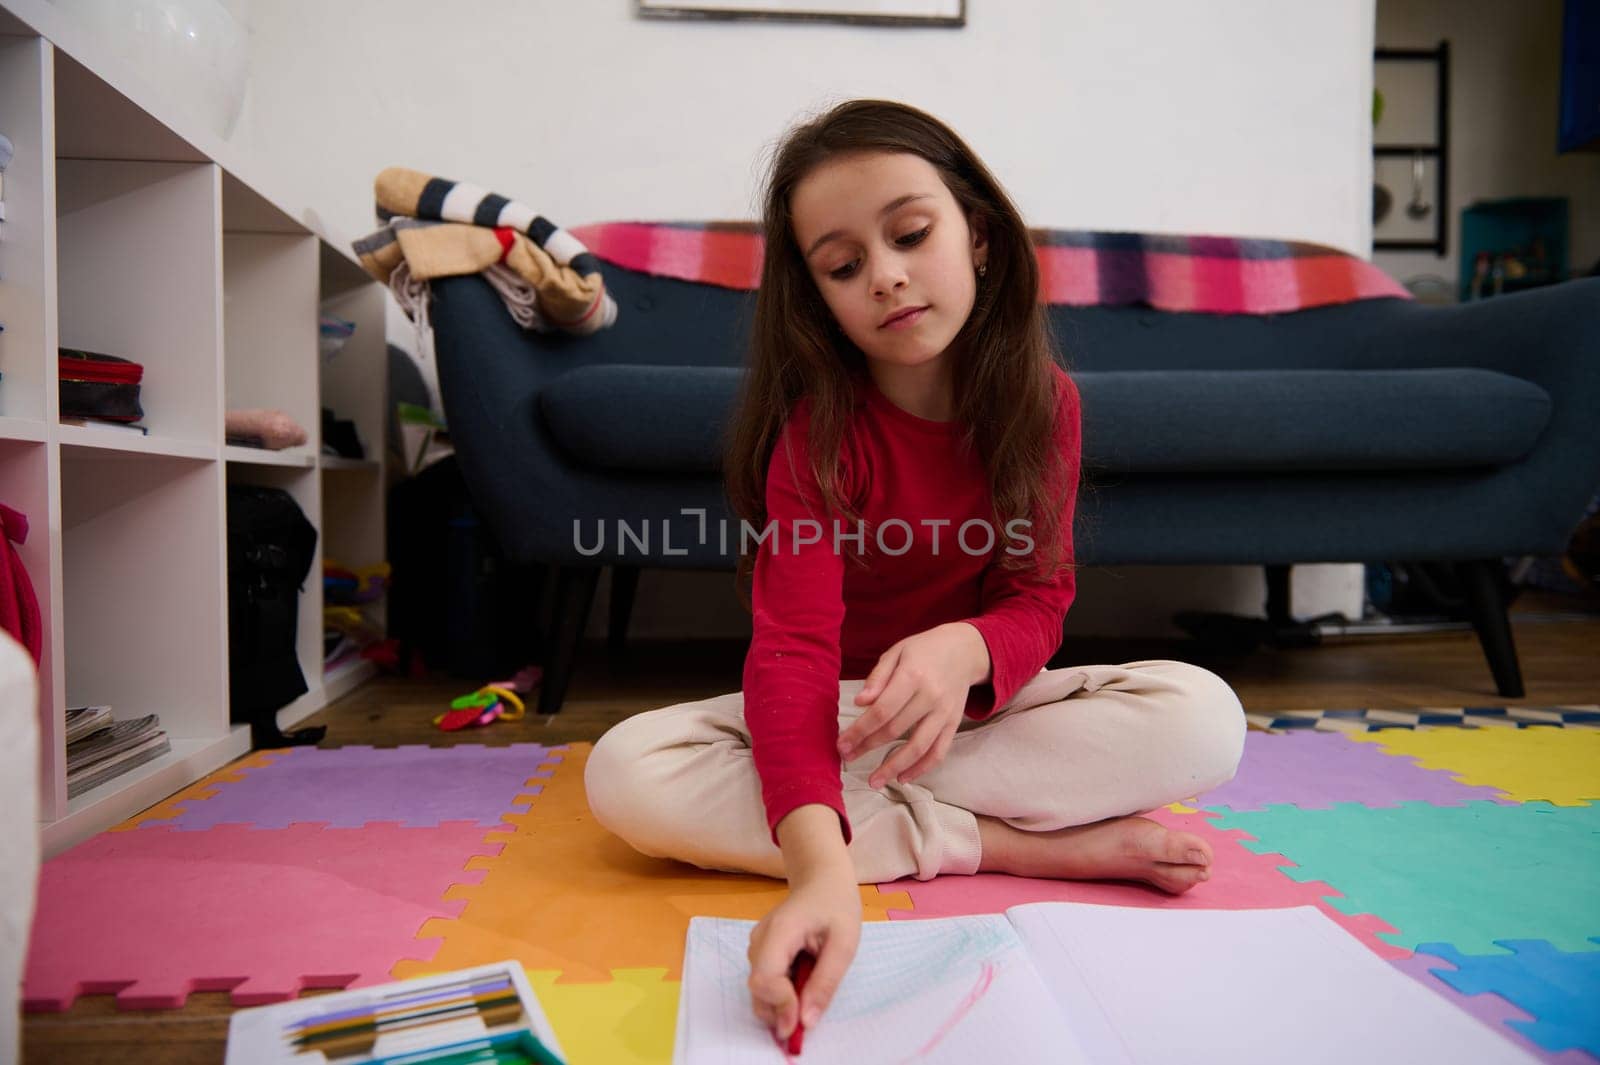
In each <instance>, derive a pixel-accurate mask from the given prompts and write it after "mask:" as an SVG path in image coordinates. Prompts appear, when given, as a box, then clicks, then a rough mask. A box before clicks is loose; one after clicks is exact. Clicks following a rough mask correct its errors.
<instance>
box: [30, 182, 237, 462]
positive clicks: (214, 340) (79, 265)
mask: <svg viewBox="0 0 1600 1065" xmlns="http://www.w3.org/2000/svg"><path fill="white" fill-rule="evenodd" d="M220 220H221V184H220V172H219V170H218V168H217V166H216V165H215V164H212V163H166V162H159V163H150V162H129V161H124V160H102V159H58V160H57V162H56V243H57V273H58V276H59V289H58V294H57V302H58V315H59V323H60V326H59V333H60V338H61V344H62V345H63V346H64V347H69V348H83V349H86V350H88V351H95V352H101V353H104V354H107V355H115V356H118V357H120V358H125V359H132V360H133V361H134V362H137V363H140V364H141V365H143V366H144V380H143V384H142V386H141V388H140V404H141V406H143V408H144V412H145V416H144V424H145V425H146V426H147V427H148V428H149V430H150V437H149V439H150V440H152V441H160V440H162V439H168V440H174V441H183V442H188V443H193V444H200V445H203V446H205V447H207V448H209V449H210V451H209V455H210V456H211V457H215V456H216V453H217V449H218V448H220V447H221V443H222V424H221V423H222V418H221V411H220V410H219V406H220V404H219V402H218V400H219V396H220V392H221V382H220V381H219V380H218V368H219V367H218V364H219V362H220V359H219V357H218V356H219V350H218V349H219V347H220V345H221V341H222V314H221V310H222V308H221V303H222V301H221V287H222V286H221V269H220V268H221V263H219V262H218V247H219V241H218V229H219V224H220ZM88 431H92V430H80V432H88ZM77 442H80V443H81V442H84V441H81V440H79V441H77ZM156 446H157V447H159V445H156Z"/></svg>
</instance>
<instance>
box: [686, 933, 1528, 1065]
mask: <svg viewBox="0 0 1600 1065" xmlns="http://www.w3.org/2000/svg"><path fill="white" fill-rule="evenodd" d="M754 927H755V925H754V923H753V922H751V921H737V920H730V919H724V918H710V917H696V918H694V919H693V920H692V921H691V922H690V924H689V939H688V949H687V952H686V954H685V958H684V970H683V992H682V995H681V997H680V998H679V1002H678V1034H677V1048H676V1052H675V1054H674V1056H673V1060H674V1061H675V1062H677V1063H678V1065H722V1063H724V1062H726V1063H729V1065H732V1063H736V1062H737V1063H745V1062H762V1061H770V1062H782V1061H784V1060H786V1058H787V1055H786V1054H785V1053H784V1052H783V1051H782V1050H781V1049H780V1048H779V1047H778V1045H777V1042H776V1040H775V1039H774V1038H773V1036H772V1035H771V1033H770V1032H768V1031H767V1029H766V1028H765V1027H764V1026H763V1025H762V1024H761V1023H760V1022H759V1021H758V1020H756V1018H755V1015H754V1014H753V1013H752V1012H751V1009H750V996H749V991H748V990H747V987H746V981H747V979H748V978H749V974H750V966H749V962H748V961H747V959H746V951H747V949H748V947H749V943H750V930H751V929H752V928H754ZM799 1060H802V1061H805V1062H815V1063H817V1065H825V1063H829V1062H849V1063H852V1065H877V1063H884V1065H898V1063H901V1062H912V1061H915V1062H952V1063H954V1062H960V1063H963V1065H970V1063H971V1062H973V1061H1005V1062H1052V1063H1062V1065H1166V1063H1171V1065H1205V1063H1208V1062H1216V1063H1218V1065H1221V1063H1227V1065H1248V1063H1251V1062H1263V1063H1265V1062H1272V1063H1274V1065H1276V1063H1281V1062H1285V1061H1293V1062H1296V1063H1297V1065H1300V1063H1305V1065H1311V1063H1319V1062H1326V1063H1329V1065H1334V1063H1337V1065H1349V1063H1351V1062H1387V1061H1396V1062H1401V1061H1403V1062H1418V1061H1439V1062H1466V1061H1471V1062H1479V1063H1501V1062H1505V1063H1508V1065H1509V1063H1512V1062H1517V1063H1530V1062H1533V1061H1535V1060H1537V1059H1535V1058H1533V1057H1531V1056H1529V1055H1527V1054H1524V1053H1523V1052H1522V1051H1521V1050H1520V1049H1518V1048H1517V1047H1516V1046H1515V1045H1513V1044H1512V1043H1510V1042H1508V1041H1507V1040H1506V1039H1505V1038H1504V1037H1502V1036H1501V1035H1500V1034H1498V1033H1497V1032H1495V1031H1494V1030H1493V1029H1491V1028H1489V1027H1488V1026H1486V1025H1484V1024H1483V1023H1481V1022H1480V1021H1478V1020H1476V1019H1475V1018H1473V1017H1472V1016H1470V1015H1469V1014H1467V1013H1465V1012H1463V1011H1462V1010H1460V1009H1457V1008H1456V1007H1455V1006H1453V1005H1451V1004H1450V1003H1449V1002H1447V1001H1445V1000H1444V999H1443V998H1441V997H1440V996H1438V995H1436V994H1434V993H1433V992H1431V991H1429V990H1428V989H1427V988H1425V987H1423V986H1421V985H1420V984H1418V983H1416V982H1415V981H1414V980H1412V979H1411V978H1410V977H1408V976H1406V975H1405V974H1404V973H1401V972H1400V971H1398V970H1397V969H1395V968H1394V967H1393V966H1391V965H1390V964H1388V963H1387V962H1385V961H1383V960H1382V959H1381V958H1379V957H1378V956H1377V955H1375V954H1373V953H1372V952H1371V951H1369V950H1367V949H1366V948H1365V947H1363V946H1362V945H1361V944H1360V943H1358V942H1356V941H1355V940H1354V939H1352V938H1351V937H1350V935H1349V934H1348V933H1347V932H1345V931H1344V930H1343V929H1341V928H1340V927H1339V926H1338V925H1336V924H1335V923H1334V922H1333V921H1331V920H1330V919H1329V918H1328V917H1327V916H1325V915H1324V914H1323V913H1322V912H1321V911H1320V910H1318V909H1316V908H1315V907H1312V906H1302V907H1296V908H1293V909H1281V910H1157V909H1140V908H1133V907H1118V906H1090V905H1081V904H1077V903H1066V902H1040V903H1031V904H1028V905H1024V906H1016V907H1013V908H1012V909H1010V910H1007V911H1006V912H1005V914H1003V915H1000V914H990V915H983V916H975V917H947V918H935V919H930V920H911V921H883V922H869V923H867V924H865V925H863V926H862V929H861V947H860V950H859V951H858V952H857V954H856V960H855V962H854V963H853V964H852V965H851V968H850V971H849V973H848V974H847V975H846V977H845V980H844V982H843V984H841V985H840V987H839V991H838V993H837V994H836V995H835V996H834V1000H833V1004H832V1006H831V1007H830V1008H829V1010H828V1012H827V1013H826V1014H825V1015H824V1016H823V1018H822V1021H821V1022H820V1023H819V1024H818V1025H817V1027H816V1029H815V1030H814V1031H808V1032H807V1033H806V1037H805V1050H804V1052H803V1053H802V1054H801V1056H800V1059H799Z"/></svg>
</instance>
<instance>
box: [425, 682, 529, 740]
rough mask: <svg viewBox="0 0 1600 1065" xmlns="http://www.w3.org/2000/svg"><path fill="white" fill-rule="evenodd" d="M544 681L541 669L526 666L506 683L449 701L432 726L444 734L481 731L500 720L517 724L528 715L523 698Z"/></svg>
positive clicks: (486, 687) (492, 684) (499, 683)
mask: <svg viewBox="0 0 1600 1065" xmlns="http://www.w3.org/2000/svg"><path fill="white" fill-rule="evenodd" d="M543 677H544V670H543V669H541V668H540V667H538V666H528V667H527V668H525V669H522V670H520V671H518V672H517V674H516V675H515V676H513V677H512V678H511V679H509V680H497V681H494V682H493V683H490V684H485V685H484V686H483V687H481V688H479V689H478V690H477V691H475V692H469V693H468V694H466V695H462V696H458V697H456V698H455V699H452V700H451V702H450V709H449V710H448V711H446V712H445V713H442V714H440V715H439V716H437V717H435V718H434V719H433V723H434V725H435V726H437V727H438V728H439V729H440V730H441V731H443V732H457V731H460V730H461V729H464V728H482V727H483V726H484V725H492V724H494V723H495V722H496V721H499V720H501V719H504V720H506V721H520V720H521V719H522V718H523V716H524V715H526V714H527V712H528V708H527V705H526V704H524V703H523V701H522V696H523V695H526V694H528V693H529V692H532V691H533V689H535V688H537V687H538V686H539V681H540V680H542V679H543Z"/></svg>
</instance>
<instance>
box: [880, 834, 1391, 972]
mask: <svg viewBox="0 0 1600 1065" xmlns="http://www.w3.org/2000/svg"><path fill="white" fill-rule="evenodd" d="M1145 816H1146V817H1149V818H1150V819H1151V820H1153V821H1159V822H1160V823H1161V824H1163V825H1166V826H1167V827H1168V828H1174V829H1179V830H1181V831H1184V832H1193V833H1194V834H1195V835H1197V836H1202V837H1204V838H1205V840H1206V841H1207V842H1209V843H1210V844H1211V850H1212V863H1211V879H1210V880H1208V881H1206V882H1205V883H1203V884H1199V885H1197V886H1196V887H1194V888H1193V889H1192V890H1190V891H1188V892H1187V893H1185V894H1183V895H1168V894H1167V893H1166V892H1164V891H1161V890H1159V889H1157V888H1154V887H1146V886H1144V885H1142V884H1133V883H1121V882H1116V881H1105V880H1099V881H1096V880H1038V879H1034V878H1033V877H1025V876H1006V875H1004V874H1001V873H979V874H977V875H976V876H940V877H935V878H934V879H932V880H896V881H893V882H892V883H888V884H881V885H879V890H881V891H885V892H888V891H904V892H905V893H906V894H908V895H910V896H911V905H912V909H911V911H910V912H905V911H894V912H891V913H890V914H889V917H890V919H891V920H896V921H909V920H916V919H917V918H919V917H957V916H961V915H965V914H974V913H1000V912H1002V911H1004V910H1005V909H1006V908H1007V907H1010V906H1018V905H1021V904H1022V903H1025V902H1089V903H1097V904H1099V905H1103V906H1146V907H1151V908H1157V909H1187V910H1270V909H1279V908H1282V907H1287V906H1316V907H1317V908H1318V909H1320V910H1321V911H1322V912H1323V913H1325V914H1327V915H1328V916H1329V917H1330V918H1332V919H1333V920H1334V921H1336V922H1338V924H1339V925H1340V926H1342V927H1343V928H1344V929H1345V930H1346V931H1348V932H1349V933H1350V934H1351V935H1353V936H1355V937H1356V939H1358V940H1360V941H1361V942H1362V943H1363V944H1365V945H1366V946H1367V947H1368V948H1369V949H1370V950H1372V951H1373V952H1374V953H1375V954H1377V955H1378V956H1379V957H1382V958H1387V959H1391V960H1393V959H1397V958H1403V957H1405V956H1407V955H1408V954H1409V953H1410V952H1409V951H1407V950H1405V949H1403V948H1400V947H1396V946H1394V945H1393V944H1391V943H1386V942H1384V941H1383V940H1381V939H1379V938H1378V934H1379V933H1380V932H1386V933H1389V934H1393V933H1394V932H1395V931H1396V929H1395V928H1394V927H1393V926H1391V925H1390V924H1388V922H1386V921H1383V920H1381V919H1379V918H1377V917H1374V916H1373V915H1372V914H1356V915H1351V914H1347V913H1340V912H1339V911H1338V910H1336V909H1334V908H1333V907H1332V906H1330V905H1328V903H1327V902H1326V901H1324V899H1323V896H1325V895H1337V894H1338V892H1336V891H1334V890H1333V889H1332V888H1330V887H1329V886H1328V885H1327V884H1324V883H1322V882H1321V881H1312V882H1308V883H1298V882H1296V881H1294V880H1291V879H1289V878H1288V877H1287V876H1284V875H1283V872H1282V870H1280V869H1279V868H1278V867H1279V866H1280V865H1288V864H1291V863H1289V862H1288V860H1287V859H1285V858H1284V857H1283V856H1282V855H1278V854H1272V855H1263V854H1253V853H1251V852H1250V851H1248V850H1246V849H1245V848H1244V847H1243V846H1242V845H1241V844H1240V842H1239V840H1238V838H1237V837H1238V836H1239V835H1240V833H1238V832H1237V831H1234V832H1222V831H1219V830H1218V829H1217V828H1216V826H1215V825H1213V824H1212V820H1211V815H1209V814H1204V813H1195V814H1179V813H1173V812H1172V811H1171V810H1165V809H1163V810H1154V811H1151V812H1150V813H1148V814H1146V815H1145Z"/></svg>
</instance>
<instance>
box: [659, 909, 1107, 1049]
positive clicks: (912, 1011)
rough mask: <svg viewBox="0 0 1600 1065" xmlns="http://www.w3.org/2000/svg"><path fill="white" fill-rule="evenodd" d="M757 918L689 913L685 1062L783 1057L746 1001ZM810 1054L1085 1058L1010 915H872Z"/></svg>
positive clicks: (682, 1010) (682, 1020) (810, 1042)
mask: <svg viewBox="0 0 1600 1065" xmlns="http://www.w3.org/2000/svg"><path fill="white" fill-rule="evenodd" d="M754 927H755V922H753V921H739V920H733V919H729V918H713V917H696V918H694V919H693V920H691V921H690V922H689V936H688V947H687V950H686V951H685V960H684V969H683V989H682V993H681V995H680V997H679V1007H678V1038H677V1048H676V1051H675V1053H674V1056H673V1061H675V1062H677V1063H678V1065H746V1063H759V1062H764V1061H765V1062H784V1061H787V1060H789V1058H788V1055H787V1054H785V1053H784V1051H783V1050H782V1048H780V1047H779V1046H778V1043H777V1041H776V1040H775V1039H774V1038H773V1036H772V1033H771V1032H769V1031H768V1030H767V1028H766V1026H765V1025H763V1024H762V1023H761V1022H760V1021H759V1020H757V1019H756V1016H755V1014H754V1012H753V1011H752V1010H751V1007H750V992H749V989H748V985H747V981H748V980H749V977H750V963H749V961H748V958H747V953H746V952H747V951H748V950H749V946H750V930H751V929H752V928H754ZM798 1060H800V1061H803V1062H805V1063H806V1065H828V1063H831V1062H841V1063H849V1065H898V1063H901V1062H911V1061H915V1062H927V1063H929V1065H938V1063H941V1062H948V1063H952V1065H954V1063H959V1065H970V1063H971V1062H973V1061H983V1060H988V1061H1008V1062H1009V1061H1015V1062H1035V1061H1038V1062H1053V1063H1060V1065H1089V1063H1090V1061H1091V1059H1090V1058H1088V1057H1086V1056H1084V1054H1083V1052H1082V1050H1081V1049H1080V1048H1079V1047H1078V1045H1077V1042H1076V1041H1075V1040H1074V1038H1073V1036H1072V1033H1071V1031H1070V1030H1069V1029H1068V1028H1067V1026H1066V1023H1065V1021H1064V1020H1063V1018H1062V1017H1061V1015H1060V1012H1059V1011H1058V1009H1057V1008H1056V1005H1055V1002H1054V1001H1053V998H1052V996H1051V994H1050V991H1049V989H1048V988H1046V987H1045V986H1044V984H1043V983H1042V982H1041V981H1040V979H1039V974H1038V972H1037V971H1035V969H1034V968H1033V966H1032V964H1031V963H1030V962H1029V961H1028V958H1027V954H1026V952H1025V951H1024V950H1023V947H1022V943H1021V942H1020V941H1019V940H1018V939H1017V935H1016V931H1015V930H1014V929H1013V928H1012V927H1011V925H1010V923H1009V922H1007V921H1006V919H1005V918H1004V917H1000V916H998V915H988V916H980V917H958V918H948V919H943V920H931V921H870V922H868V923H866V924H864V925H862V926H861V946H860V949H859V950H858V951H857V952H856V959H855V961H854V963H853V964H852V965H851V966H850V971H849V972H848V973H847V974H846V975H845V979H844V981H843V983H841V984H840V985H839V990H838V992H837V993H836V994H835V995H834V998H833V1003H832V1005H831V1006H830V1007H829V1009H828V1012H827V1013H826V1014H825V1015H824V1016H823V1018H822V1020H821V1022H820V1023H819V1024H818V1025H817V1027H816V1029H815V1030H812V1031H808V1032H806V1035H805V1048H804V1051H803V1052H802V1054H801V1056H800V1058H799V1059H798Z"/></svg>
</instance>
